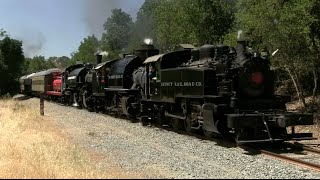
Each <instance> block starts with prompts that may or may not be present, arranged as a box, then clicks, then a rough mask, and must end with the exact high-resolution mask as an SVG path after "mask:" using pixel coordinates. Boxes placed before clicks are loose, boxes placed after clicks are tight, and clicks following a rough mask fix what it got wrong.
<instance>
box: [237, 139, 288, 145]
mask: <svg viewBox="0 0 320 180" xmlns="http://www.w3.org/2000/svg"><path fill="white" fill-rule="evenodd" d="M281 141H284V140H283V139H257V140H253V139H251V140H236V142H237V144H246V143H264V142H281Z"/></svg>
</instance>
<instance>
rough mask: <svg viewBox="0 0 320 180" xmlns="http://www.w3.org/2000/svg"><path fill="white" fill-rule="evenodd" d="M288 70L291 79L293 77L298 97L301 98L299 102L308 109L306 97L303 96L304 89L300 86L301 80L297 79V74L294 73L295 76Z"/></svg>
mask: <svg viewBox="0 0 320 180" xmlns="http://www.w3.org/2000/svg"><path fill="white" fill-rule="evenodd" d="M286 70H287V71H288V73H289V75H290V77H291V80H292V82H293V85H294V87H295V89H296V92H297V95H298V97H299V100H300V101H301V102H302V104H303V107H306V106H307V105H306V101H305V99H304V96H303V94H302V89H301V85H300V82H299V79H298V77H297V74H296V73H294V75H293V74H292V72H291V70H290V69H289V68H286Z"/></svg>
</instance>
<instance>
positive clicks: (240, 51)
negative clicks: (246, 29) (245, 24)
mask: <svg viewBox="0 0 320 180" xmlns="http://www.w3.org/2000/svg"><path fill="white" fill-rule="evenodd" d="M242 34H243V31H242V30H239V31H238V37H237V43H238V44H237V47H236V52H237V60H238V61H242V60H244V59H245V58H246V55H245V52H246V48H247V42H246V41H245V39H244V37H243V35H242Z"/></svg>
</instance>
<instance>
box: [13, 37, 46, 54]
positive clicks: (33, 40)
mask: <svg viewBox="0 0 320 180" xmlns="http://www.w3.org/2000/svg"><path fill="white" fill-rule="evenodd" d="M16 39H19V40H21V41H22V48H23V52H24V56H25V57H34V56H36V55H39V54H40V53H41V50H42V48H43V47H44V45H45V43H46V38H45V36H44V34H43V33H41V32H30V31H25V33H24V34H23V35H18V36H16Z"/></svg>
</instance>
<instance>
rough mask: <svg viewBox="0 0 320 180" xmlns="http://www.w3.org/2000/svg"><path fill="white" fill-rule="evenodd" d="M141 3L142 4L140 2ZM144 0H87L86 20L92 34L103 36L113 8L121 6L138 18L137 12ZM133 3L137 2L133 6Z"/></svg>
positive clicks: (133, 17)
mask: <svg viewBox="0 0 320 180" xmlns="http://www.w3.org/2000/svg"><path fill="white" fill-rule="evenodd" d="M139 3H140V4H139ZM142 3H143V0H138V1H133V0H90V1H85V14H84V21H85V24H86V27H87V29H88V31H89V32H90V34H94V35H96V36H97V37H98V38H100V37H101V35H102V32H103V31H104V29H103V24H104V22H106V21H107V19H108V17H110V16H111V15H112V12H111V10H112V9H115V8H121V9H122V10H123V11H124V12H126V13H128V14H130V15H131V17H132V19H133V20H134V19H135V18H136V13H137V12H138V10H139V8H140V7H141V4H142ZM133 4H135V5H134V6H133Z"/></svg>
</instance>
